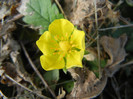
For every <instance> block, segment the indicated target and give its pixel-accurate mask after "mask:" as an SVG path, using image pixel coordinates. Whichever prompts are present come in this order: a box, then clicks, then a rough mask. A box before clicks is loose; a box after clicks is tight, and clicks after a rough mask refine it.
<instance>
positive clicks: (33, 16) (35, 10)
mask: <svg viewBox="0 0 133 99" xmlns="http://www.w3.org/2000/svg"><path fill="white" fill-rule="evenodd" d="M26 11H27V13H28V14H27V15H26V16H25V17H24V19H23V20H24V21H25V22H26V23H28V24H31V25H34V26H41V27H42V28H43V29H41V32H40V33H42V32H44V31H45V30H48V26H49V24H50V23H51V22H52V21H53V20H55V19H60V18H63V15H62V14H60V13H59V10H58V8H57V6H56V5H55V4H51V0H30V1H29V3H27V10H26Z"/></svg>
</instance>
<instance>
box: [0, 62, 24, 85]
mask: <svg viewBox="0 0 133 99" xmlns="http://www.w3.org/2000/svg"><path fill="white" fill-rule="evenodd" d="M0 71H4V72H3V74H4V73H6V74H7V75H9V76H10V77H12V78H13V79H14V80H15V81H17V82H20V81H21V80H22V78H21V77H20V76H19V75H18V73H17V70H16V68H15V66H14V64H12V63H10V62H5V63H3V64H2V67H1V68H0ZM3 74H2V78H1V83H3V84H7V85H8V86H12V85H13V84H14V83H13V82H12V81H10V80H9V79H7V78H6V77H5V76H4V75H3Z"/></svg>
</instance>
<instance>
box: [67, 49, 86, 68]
mask: <svg viewBox="0 0 133 99" xmlns="http://www.w3.org/2000/svg"><path fill="white" fill-rule="evenodd" d="M83 54H84V51H83V50H81V51H79V52H78V51H72V52H71V53H70V54H67V65H66V68H67V69H68V68H71V67H83V66H82V58H83Z"/></svg>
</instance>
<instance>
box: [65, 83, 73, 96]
mask: <svg viewBox="0 0 133 99" xmlns="http://www.w3.org/2000/svg"><path fill="white" fill-rule="evenodd" d="M73 87H74V82H73V81H70V82H68V83H66V84H64V85H63V88H64V89H65V90H66V91H67V92H68V93H70V92H71V91H72V89H73Z"/></svg>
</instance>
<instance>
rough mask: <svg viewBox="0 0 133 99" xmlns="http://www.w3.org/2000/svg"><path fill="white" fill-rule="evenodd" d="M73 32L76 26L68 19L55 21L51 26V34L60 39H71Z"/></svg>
mask: <svg viewBox="0 0 133 99" xmlns="http://www.w3.org/2000/svg"><path fill="white" fill-rule="evenodd" d="M73 30H74V25H73V24H72V23H71V22H69V21H68V20H66V19H57V20H54V21H53V22H52V23H51V24H50V25H49V32H50V33H51V34H52V35H54V36H57V37H59V39H64V38H68V37H70V35H71V33H72V32H73Z"/></svg>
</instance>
